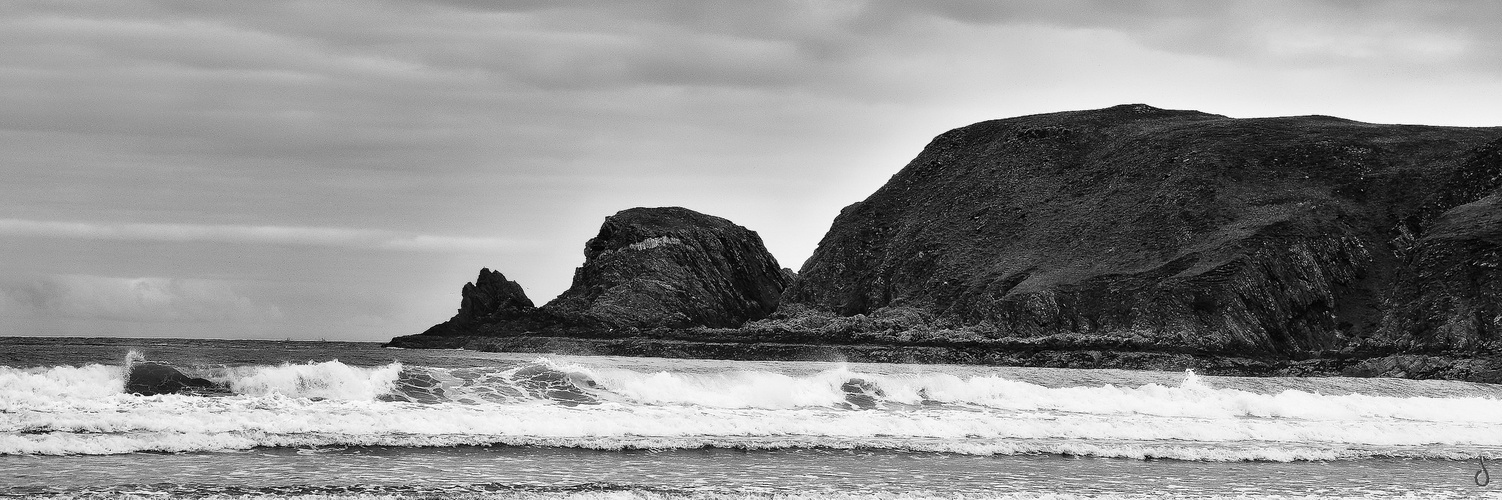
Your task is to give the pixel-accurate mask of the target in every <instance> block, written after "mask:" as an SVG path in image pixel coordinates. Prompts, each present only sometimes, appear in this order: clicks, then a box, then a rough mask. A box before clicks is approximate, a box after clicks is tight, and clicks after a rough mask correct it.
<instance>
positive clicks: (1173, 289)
mask: <svg viewBox="0 0 1502 500" xmlns="http://www.w3.org/2000/svg"><path fill="white" fill-rule="evenodd" d="M1498 136H1502V129H1498V128H1459V127H1422V126H1397V125H1374V124H1368V123H1360V122H1354V121H1349V120H1342V119H1338V118H1331V117H1321V116H1306V117H1288V118H1259V119H1233V118H1227V117H1224V116H1219V115H1212V114H1207V113H1201V112H1197V111H1172V110H1163V109H1157V108H1153V107H1150V106H1145V105H1125V106H1117V107H1113V108H1108V109H1101V110H1093V111H1079V112H1066V113H1053V114H1045V115H1034V116H1024V117H1018V118H1010V119H1005V120H995V121H988V122H982V123H977V124H974V125H970V126H967V127H963V128H959V129H955V130H952V131H949V132H946V133H944V134H942V135H940V136H938V137H937V138H935V139H934V140H933V142H931V143H930V144H929V145H928V147H927V148H925V149H924V151H923V152H922V153H921V154H919V155H918V157H917V158H915V159H914V160H913V161H912V162H911V163H909V164H908V165H907V166H906V167H905V168H903V169H902V171H900V172H898V173H897V174H896V175H894V176H893V177H892V178H891V180H890V181H888V182H887V184H886V185H884V186H882V187H881V188H880V189H879V190H877V192H876V193H874V194H872V195H871V196H870V197H869V198H867V199H866V200H865V201H862V202H859V203H856V204H853V205H850V206H849V207H846V208H845V209H844V210H843V211H841V213H840V215H839V216H838V217H837V218H836V219H835V222H834V224H833V226H832V227H831V228H830V230H829V233H828V234H827V235H826V236H825V237H824V239H823V240H822V241H821V242H820V244H819V247H818V249H817V250H816V251H815V252H814V255H813V256H812V257H811V258H810V259H809V260H808V261H807V262H806V263H805V264H804V266H803V268H802V269H801V270H800V271H799V273H798V277H797V279H796V280H795V281H794V283H793V285H792V286H791V287H790V288H789V289H788V291H787V292H786V295H785V297H784V299H783V301H784V304H798V305H801V306H806V307H809V308H812V309H815V310H822V311H829V312H833V313H836V314H840V315H846V316H854V315H868V314H872V313H876V312H878V311H881V310H884V309H887V308H908V309H916V310H919V311H923V312H924V313H926V314H932V315H934V316H936V317H937V318H940V319H942V320H945V321H949V322H951V323H952V324H957V325H970V326H976V327H979V329H978V330H972V331H978V332H981V333H983V334H985V335H987V336H989V337H991V338H1045V337H1046V338H1050V339H1055V340H1056V341H1050V342H1053V343H1051V344H1049V345H1050V346H1051V347H1056V348H1057V347H1068V346H1067V345H1066V344H1078V345H1100V346H1111V345H1121V344H1130V345H1132V346H1135V348H1137V349H1146V350H1159V351H1170V352H1172V351H1175V350H1177V351H1180V352H1212V353H1237V354H1245V353H1250V354H1254V355H1277V356H1291V357H1295V358H1297V357H1302V356H1311V355H1315V354H1316V353H1318V352H1320V351H1322V350H1327V349H1338V348H1340V347H1342V346H1345V345H1349V344H1350V343H1352V342H1353V341H1357V340H1361V339H1368V338H1375V339H1401V340H1403V341H1411V340H1413V339H1436V341H1437V342H1439V343H1442V344H1445V345H1446V346H1453V345H1455V342H1457V341H1459V339H1466V338H1477V337H1484V336H1486V335H1487V334H1486V332H1488V331H1496V324H1497V323H1496V322H1497V321H1498V320H1499V319H1498V318H1497V316H1496V314H1495V313H1496V307H1497V304H1498V301H1497V300H1496V299H1497V297H1498V295H1497V285H1496V283H1497V280H1496V279H1495V271H1494V269H1495V268H1494V267H1488V266H1491V265H1493V264H1492V263H1493V262H1495V260H1496V251H1495V249H1496V246H1495V234H1496V231H1497V228H1498V227H1499V226H1498V224H1497V223H1496V216H1497V214H1498V211H1497V204H1496V202H1495V199H1494V198H1484V197H1486V196H1488V195H1489V194H1490V193H1491V192H1492V191H1494V190H1495V189H1496V185H1497V184H1496V181H1495V180H1494V177H1495V176H1489V175H1488V174H1487V172H1489V170H1487V168H1488V167H1487V165H1488V164H1487V163H1486V162H1487V161H1491V160H1486V159H1485V158H1490V157H1493V156H1495V154H1494V153H1490V152H1488V151H1491V150H1489V149H1488V148H1492V150H1494V149H1495V144H1496V143H1495V142H1493V143H1492V144H1491V145H1490V146H1488V145H1487V142H1488V141H1492V140H1495V139H1496V138H1497V137H1498ZM1488 155H1492V156H1488ZM1478 158H1479V159H1478ZM1457 176H1460V177H1462V178H1467V179H1472V180H1471V181H1470V182H1458V183H1457V182H1450V179H1452V178H1457ZM1483 180H1484V182H1483ZM1487 183H1490V184H1487ZM1489 199H1490V200H1493V201H1487V200H1489ZM1426 214H1432V215H1427V216H1426ZM1426 217H1427V218H1426ZM1394 341H1397V340H1394Z"/></svg>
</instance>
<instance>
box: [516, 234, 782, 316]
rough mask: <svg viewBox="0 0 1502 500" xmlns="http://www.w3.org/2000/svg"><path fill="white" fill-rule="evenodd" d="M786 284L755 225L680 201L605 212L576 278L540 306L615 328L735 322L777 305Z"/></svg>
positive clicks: (557, 313)
mask: <svg viewBox="0 0 1502 500" xmlns="http://www.w3.org/2000/svg"><path fill="white" fill-rule="evenodd" d="M787 284H788V276H787V275H786V274H784V271H783V269H782V267H781V266H779V265H778V264H777V259H775V258H773V257H772V254H771V253H768V252H767V249H766V247H765V246H764V245H763V244H762V242H761V237H760V236H758V235H757V234H756V232H754V231H751V230H749V229H746V228H744V227H741V226H738V225H735V224H734V223H731V222H730V221H728V220H725V219H721V218H719V217H714V216H710V215H704V214H701V213H698V212H695V211H693V210H689V209H686V208H680V207H665V208H633V209H629V210H622V211H621V212H619V213H617V214H615V215H613V216H610V217H607V218H606V219H605V223H604V224H602V225H601V226H600V232H599V234H598V235H596V236H595V237H594V238H591V239H590V240H589V242H588V243H586V244H585V246H584V265H583V266H581V267H579V268H578V269H577V270H576V271H574V282H573V285H572V286H570V287H569V289H568V290H567V291H565V292H563V294H561V295H559V296H558V298H555V299H553V300H552V301H551V302H548V304H547V305H546V306H543V309H545V310H547V311H548V312H549V313H551V314H554V315H556V316H560V317H564V318H569V319H570V320H573V321H576V322H578V321H585V322H594V323H598V324H600V325H605V326H608V327H613V328H633V327H634V328H658V327H667V328H685V327H693V326H710V327H735V326H740V325H741V324H743V323H745V322H746V321H749V320H755V319H761V318H763V317H766V316H767V315H768V314H771V313H772V311H774V310H776V309H777V302H778V299H779V298H780V297H781V296H782V290H783V288H785V287H786V286H787Z"/></svg>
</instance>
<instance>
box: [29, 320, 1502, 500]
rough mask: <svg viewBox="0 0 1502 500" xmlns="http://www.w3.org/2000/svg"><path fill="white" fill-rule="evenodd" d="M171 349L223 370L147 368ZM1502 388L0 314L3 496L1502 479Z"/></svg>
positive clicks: (1083, 487) (1425, 491)
mask: <svg viewBox="0 0 1502 500" xmlns="http://www.w3.org/2000/svg"><path fill="white" fill-rule="evenodd" d="M141 361H151V362H156V363H165V364H170V365H172V366H174V367H177V368H178V369H180V370H181V371H183V372H184V373H186V374H188V375H191V376H196V377H202V378H207V379H209V380H213V381H215V382H218V383H221V384H223V385H225V386H226V387H228V388H229V389H230V390H229V391H228V393H224V394H205V395H183V394H171V395H156V396H139V395H134V394H127V393H126V392H125V381H126V378H127V376H128V373H129V370H130V365H131V364H132V363H135V362H141ZM1499 396H1502V388H1499V387H1498V386H1493V385H1487V384H1472V383H1464V382H1451V381H1413V380H1395V379H1351V378H1240V377H1211V376H1201V375H1196V374H1194V373H1189V372H1178V373H1170V372H1148V371H1124V370H1071V369H1043V368H1004V367H976V366H955V365H898V364H863V363H860V364H858V363H834V362H732V361H718V360H679V359H659V358H623V357H583V356H554V355H547V356H539V355H535V354H503V353H479V352H470V351H457V350H403V349H385V348H381V347H379V346H378V345H377V344H367V343H335V342H275V341H226V340H173V339H44V338H14V337H12V338H0V497H43V498H116V497H136V498H611V499H631V498H661V499H674V498H789V499H793V498H889V499H898V498H945V499H959V498H965V499H976V498H1054V499H1073V498H1392V497H1399V498H1478V497H1481V498H1491V497H1497V498H1502V493H1499V492H1502V472H1499V478H1498V479H1499V481H1498V482H1497V483H1496V484H1487V485H1485V486H1481V485H1478V484H1477V483H1478V482H1485V480H1486V479H1487V477H1488V476H1487V474H1489V473H1490V470H1489V469H1488V470H1487V471H1486V472H1482V468H1481V461H1480V459H1481V458H1482V457H1488V458H1489V457H1492V456H1496V455H1502V400H1499Z"/></svg>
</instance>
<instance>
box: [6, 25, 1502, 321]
mask: <svg viewBox="0 0 1502 500" xmlns="http://www.w3.org/2000/svg"><path fill="white" fill-rule="evenodd" d="M1497 19H1502V3H1499V2H1492V1H1481V0H1477V1H1417V0H1415V1H1349V0H1329V1H1251V0H1247V1H1204V2H1164V1H1108V0H1099V1H1094V0H1040V1H1023V2H992V1H981V0H975V1H933V2H867V1H815V0H786V1H772V2H741V1H690V0H683V1H631V0H626V1H611V2H575V1H515V2H504V1H503V2H490V1H478V0H476V1H458V0H455V1H436V0H434V1H422V0H403V1H396V0H387V1H379V0H365V1H348V2H340V1H308V2H296V1H275V0H267V1H255V2H245V1H218V2H216V1H187V0H183V1H143V0H115V1H109V2H89V1H76V2H69V1H46V2H42V1H37V2H28V1H22V2H7V3H5V4H3V5H0V110H3V112H0V159H3V160H0V176H3V178H4V179H5V182H3V183H0V284H5V285H4V288H0V290H4V291H5V293H4V294H0V306H3V307H0V328H4V330H0V335H28V334H68V333H73V334H80V335H85V334H87V335H95V334H98V335H114V334H129V335H193V336H247V335H249V336H267V337H272V338H283V337H301V338H349V339H363V340H384V339H386V338H389V337H391V336H393V335H400V334H407V333H413V332H417V331H421V330H422V329H424V328H426V327H427V326H428V325H430V324H432V323H436V322H439V321H442V320H444V319H446V318H447V317H448V316H449V315H451V314H452V313H453V309H454V308H455V307H457V304H458V290H459V288H460V286H462V285H463V283H464V282H465V281H468V280H471V279H473V278H474V275H475V274H476V272H477V271H478V270H479V268H480V267H491V268H495V269H499V270H501V271H502V272H505V273H506V274H507V276H508V277H511V278H513V279H517V280H519V281H520V282H521V283H522V284H523V286H524V287H526V290H527V292H528V293H529V294H530V295H531V297H532V299H533V300H534V301H536V302H538V303H541V302H545V301H546V300H548V299H550V298H551V297H552V296H554V295H556V294H557V293H559V292H561V291H562V290H564V289H565V288H566V287H567V286H568V280H569V279H570V276H571V275H572V270H573V268H574V267H575V266H577V265H579V264H580V263H581V262H582V248H583V244H584V241H585V240H586V239H588V238H589V237H590V236H591V235H593V233H594V232H595V230H596V229H597V228H598V225H599V223H600V221H601V220H602V219H603V218H604V217H605V216H607V215H610V214H612V213H614V212H616V211H618V210H622V209H625V208H630V207H635V206H664V205H680V206H686V207H688V208H692V209H695V210H699V211H702V212H705V213H709V214H713V215H718V216H721V217H725V218H728V219H730V220H732V221H735V222H737V223H739V224H741V225H744V226H747V227H749V228H751V229H753V230H756V231H758V232H759V233H760V234H761V235H762V237H763V239H764V240H765V241H766V242H767V244H768V246H769V247H770V249H771V250H772V251H773V253H774V254H775V255H776V256H777V257H778V258H779V259H780V260H781V261H782V264H783V265H784V266H786V267H791V268H795V269H796V268H797V267H799V265H800V264H801V263H802V261H803V260H804V259H806V258H807V257H808V255H809V254H810V253H811V252H812V250H813V248H814V246H815V245H816V244H817V242H818V239H819V237H820V236H822V234H823V232H824V231H825V230H826V229H827V228H828V226H829V223H830V221H831V220H832V219H833V217H834V215H835V214H836V213H838V211H839V209H840V208H841V207H843V206H845V205H848V204H850V203H852V202H855V201H859V200H860V199H862V198H864V197H865V196H866V195H868V194H869V193H870V192H871V191H873V190H874V189H875V188H876V187H878V186H880V185H881V183H882V182H884V181H885V180H886V179H887V178H888V177H889V176H890V175H892V174H893V173H895V172H896V171H897V170H898V169H899V168H901V166H902V165H903V164H905V163H906V162H907V160H909V159H910V158H911V157H912V156H913V155H915V154H916V153H917V152H918V151H919V150H920V149H921V148H922V147H923V145H924V144H926V143H927V141H928V140H929V139H930V138H932V137H933V136H935V135H937V134H939V133H941V132H943V131H945V130H947V129H950V128H954V127H958V126H963V125H966V124H969V123H972V122H975V121H980V120H985V119H991V118H1001V117H1008V116H1016V115H1022V114H1031V113H1041V112H1050V111H1060V110H1070V109H1086V108H1099V107H1106V106H1111V105H1115V104H1122V103H1136V102H1142V103H1147V104H1151V105H1154V106H1158V107H1165V108H1180V109H1199V110H1202V111H1206V112H1211V113H1219V114H1225V115H1229V116H1237V117H1248V116H1277V115H1296V114H1327V115H1336V116H1342V117H1346V118H1352V119H1357V120H1364V121H1371V122H1384V123H1423V124H1441V125H1474V126H1495V125H1502V120H1499V119H1498V118H1497V117H1499V116H1502V95H1499V94H1502V93H1499V92H1496V89H1499V88H1502V63H1499V62H1498V61H1499V59H1498V58H1497V57H1496V54H1497V53H1498V52H1499V50H1498V49H1499V48H1502V47H1499V41H1502V23H1497V22H1496V20H1497ZM81 277H88V278H81ZM131 294H137V295H131ZM150 297H155V298H150ZM159 299H160V300H159ZM242 299H243V300H242ZM89 311H94V312H89ZM268 311H277V314H270V313H269V312H268ZM5 318H9V319H5ZM189 324H192V325H193V326H185V325H189ZM122 325H127V326H122ZM246 325H254V326H246ZM185 332H187V333H185ZM193 332H210V333H193Z"/></svg>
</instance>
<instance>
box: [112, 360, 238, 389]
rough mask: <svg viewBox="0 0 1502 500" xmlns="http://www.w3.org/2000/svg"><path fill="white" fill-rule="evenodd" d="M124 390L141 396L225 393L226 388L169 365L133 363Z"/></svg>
mask: <svg viewBox="0 0 1502 500" xmlns="http://www.w3.org/2000/svg"><path fill="white" fill-rule="evenodd" d="M125 392H127V393H131V394H140V395H142V396H155V395H157V394H179V393H226V392H228V389H226V388H225V387H224V386H222V385H219V384H217V383H214V382H213V381H211V380H208V379H202V378H197V377H189V376H187V375H184V374H183V372H180V371H178V370H177V369H176V368H173V367H171V366H167V365H163V364H158V363H135V364H133V365H131V366H130V375H129V376H128V377H127V379H126V381H125Z"/></svg>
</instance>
